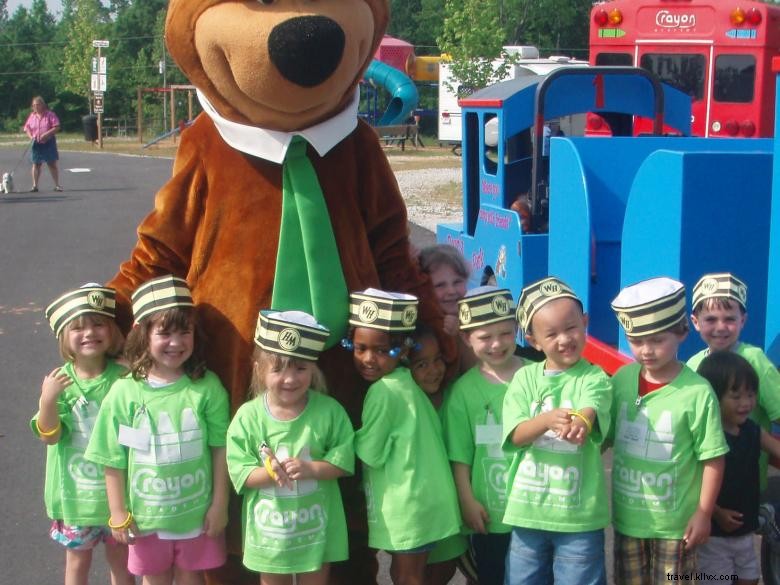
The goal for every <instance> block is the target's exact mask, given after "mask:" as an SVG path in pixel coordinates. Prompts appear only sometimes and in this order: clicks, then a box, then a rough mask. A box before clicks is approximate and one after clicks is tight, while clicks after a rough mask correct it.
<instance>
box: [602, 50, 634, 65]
mask: <svg viewBox="0 0 780 585" xmlns="http://www.w3.org/2000/svg"><path fill="white" fill-rule="evenodd" d="M633 64H634V58H633V57H632V56H631V53H599V54H598V55H596V65H609V66H616V65H622V66H625V65H628V66H631V65H633Z"/></svg>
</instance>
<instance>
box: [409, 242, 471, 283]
mask: <svg viewBox="0 0 780 585" xmlns="http://www.w3.org/2000/svg"><path fill="white" fill-rule="evenodd" d="M419 262H420V270H422V271H423V272H424V273H425V274H430V273H431V272H433V271H434V270H436V269H437V268H439V267H440V266H449V267H450V268H452V270H454V271H455V273H456V274H457V275H458V276H461V277H462V278H465V279H468V277H469V267H468V265H467V264H466V259H465V258H464V257H463V254H461V253H460V252H459V251H458V249H457V248H455V247H454V246H450V245H449V244H436V245H434V246H428V247H426V248H423V249H422V250H420V257H419Z"/></svg>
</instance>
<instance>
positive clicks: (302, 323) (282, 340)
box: [255, 311, 330, 362]
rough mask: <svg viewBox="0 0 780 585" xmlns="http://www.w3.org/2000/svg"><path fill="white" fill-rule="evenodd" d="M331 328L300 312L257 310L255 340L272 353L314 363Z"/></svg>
mask: <svg viewBox="0 0 780 585" xmlns="http://www.w3.org/2000/svg"><path fill="white" fill-rule="evenodd" d="M328 335H330V331H328V329H327V328H325V327H323V326H322V325H320V324H319V323H317V321H316V320H315V319H314V317H312V316H311V315H309V314H308V313H304V312H303V311H283V312H278V311H260V314H259V315H258V318H257V328H256V329H255V343H256V344H257V346H258V347H260V348H262V349H264V350H265V351H270V352H271V353H276V354H279V355H284V356H288V357H293V358H299V359H302V360H309V361H312V362H316V361H317V358H318V357H319V355H320V352H321V351H322V350H323V349H324V347H325V342H326V341H327V340H328Z"/></svg>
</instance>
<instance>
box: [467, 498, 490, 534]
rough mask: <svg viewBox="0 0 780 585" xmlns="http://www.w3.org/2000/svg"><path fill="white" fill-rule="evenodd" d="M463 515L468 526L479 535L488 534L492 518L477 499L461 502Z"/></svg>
mask: <svg viewBox="0 0 780 585" xmlns="http://www.w3.org/2000/svg"><path fill="white" fill-rule="evenodd" d="M461 515H462V516H463V521H464V522H465V523H466V526H468V527H469V528H471V529H472V530H473V531H474V532H476V533H478V534H487V525H488V523H489V522H490V516H488V513H487V511H486V510H485V508H484V506H482V504H480V503H479V502H478V501H477V500H476V499H475V498H469V500H467V501H463V502H461Z"/></svg>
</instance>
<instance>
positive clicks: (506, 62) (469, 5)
mask: <svg viewBox="0 0 780 585" xmlns="http://www.w3.org/2000/svg"><path fill="white" fill-rule="evenodd" d="M502 7H503V1H502V0H446V2H445V4H444V30H443V31H442V34H441V36H440V37H439V41H438V42H439V47H440V48H441V50H442V53H446V54H447V55H448V56H449V58H450V59H451V64H450V67H451V71H452V75H453V77H454V78H455V79H456V80H457V83H456V85H457V86H459V87H460V88H461V90H460V91H459V93H460V94H461V95H462V94H463V93H464V91H465V93H469V90H471V91H473V90H474V89H478V88H481V87H486V86H487V85H490V84H491V83H495V82H497V81H500V80H502V79H504V78H505V77H506V76H507V75H508V71H509V66H510V64H511V63H512V61H513V60H514V58H513V57H512V56H511V55H508V54H507V53H506V51H504V50H503V46H504V39H505V36H504V30H503V27H502V24H501V13H502V10H501V9H502ZM497 59H500V60H501V62H502V64H501V65H499V66H498V67H494V65H493V63H494V61H496V60H497ZM462 88H467V89H465V90H463V89H462ZM449 89H451V90H453V91H455V90H456V88H455V87H450V88H449Z"/></svg>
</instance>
